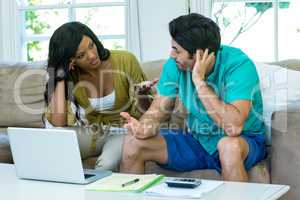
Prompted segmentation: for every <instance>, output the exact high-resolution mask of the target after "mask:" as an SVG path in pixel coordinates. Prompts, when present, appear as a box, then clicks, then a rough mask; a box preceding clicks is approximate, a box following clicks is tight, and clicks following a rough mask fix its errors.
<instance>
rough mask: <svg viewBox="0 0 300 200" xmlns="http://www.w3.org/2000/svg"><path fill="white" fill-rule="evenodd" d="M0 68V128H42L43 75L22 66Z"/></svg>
mask: <svg viewBox="0 0 300 200" xmlns="http://www.w3.org/2000/svg"><path fill="white" fill-rule="evenodd" d="M0 68H1V70H0V91H1V96H0V113H1V115H0V126H4V127H7V126H22V127H42V125H43V124H42V120H41V118H42V117H41V116H42V113H43V109H44V90H45V83H46V79H45V77H46V76H45V75H46V71H45V70H44V69H34V68H30V67H28V66H27V65H26V64H22V63H21V64H14V65H11V66H7V65H6V66H5V67H3V66H0Z"/></svg>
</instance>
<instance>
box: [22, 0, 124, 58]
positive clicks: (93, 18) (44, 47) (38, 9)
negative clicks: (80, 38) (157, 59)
mask: <svg viewBox="0 0 300 200" xmlns="http://www.w3.org/2000/svg"><path fill="white" fill-rule="evenodd" d="M127 4H128V3H127V0H20V6H19V8H18V10H19V13H20V16H21V21H22V23H21V24H22V26H23V27H22V31H21V43H22V60H23V61H39V60H46V59H47V54H48V45H49V39H50V37H51V35H52V34H53V32H54V30H55V29H57V28H58V27H59V26H60V25H62V24H64V23H66V22H68V21H80V22H82V23H84V24H86V25H88V26H89V27H90V28H91V29H92V30H93V32H94V33H95V34H96V35H97V36H98V37H99V39H100V40H101V41H102V43H103V45H104V46H105V47H106V48H108V49H127V39H126V38H127V27H126V25H127V23H126V22H127Z"/></svg>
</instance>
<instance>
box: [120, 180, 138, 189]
mask: <svg viewBox="0 0 300 200" xmlns="http://www.w3.org/2000/svg"><path fill="white" fill-rule="evenodd" d="M139 180H140V179H139V178H136V179H134V180H132V181H128V182H126V183H123V184H122V187H126V186H128V185H131V184H134V183H136V182H138V181H139Z"/></svg>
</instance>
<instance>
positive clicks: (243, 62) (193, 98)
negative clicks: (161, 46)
mask: <svg viewBox="0 0 300 200" xmlns="http://www.w3.org/2000/svg"><path fill="white" fill-rule="evenodd" d="M206 81H207V83H208V84H209V86H210V87H211V88H212V89H213V90H214V92H215V94H216V95H217V96H218V97H219V99H220V100H221V101H223V102H225V103H228V104H230V103H232V102H234V101H238V100H249V101H251V103H252V107H251V110H250V112H249V115H248V118H247V120H246V122H245V124H244V128H243V131H242V134H265V125H264V122H263V119H262V112H263V105H262V96H261V91H260V86H259V78H258V74H257V71H256V67H255V65H254V63H253V62H252V61H251V60H250V59H249V58H248V56H247V55H246V54H244V53H243V52H242V51H241V50H240V49H237V48H233V47H229V46H221V48H220V50H219V51H218V53H217V56H216V62H215V65H214V68H213V71H212V72H211V73H210V75H209V76H208V77H207V79H206ZM157 89H158V94H159V95H161V96H167V97H170V98H175V97H176V96H177V95H179V98H180V100H181V101H182V103H183V105H184V106H185V107H186V109H187V110H188V119H187V120H188V121H187V122H188V123H187V124H188V127H189V130H190V131H191V133H192V135H193V136H194V138H196V139H197V140H198V141H199V142H200V144H201V145H202V146H203V147H204V148H205V150H206V151H207V152H208V153H209V154H213V153H214V152H215V151H216V150H217V144H218V141H219V140H220V139H221V138H222V137H224V136H225V132H224V130H223V129H222V128H220V127H219V126H218V125H217V124H216V123H215V122H214V121H213V120H212V118H211V117H210V116H209V114H208V113H207V112H206V110H205V108H204V106H203V105H202V103H201V100H200V99H199V97H198V93H197V91H196V89H195V85H194V83H193V81H192V72H191V71H185V70H180V69H179V68H178V66H177V64H176V62H175V60H174V59H173V58H169V59H168V60H167V62H166V63H165V64H164V66H163V70H162V73H161V76H160V80H159V83H158V86H157ZM203 98H209V97H203Z"/></svg>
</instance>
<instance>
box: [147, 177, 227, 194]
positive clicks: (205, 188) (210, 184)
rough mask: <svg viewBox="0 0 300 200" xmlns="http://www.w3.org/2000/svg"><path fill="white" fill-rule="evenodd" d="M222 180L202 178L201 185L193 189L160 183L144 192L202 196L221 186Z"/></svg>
mask: <svg viewBox="0 0 300 200" xmlns="http://www.w3.org/2000/svg"><path fill="white" fill-rule="evenodd" d="M223 183H224V182H222V181H211V180H202V183H201V185H200V186H198V187H196V188H193V189H186V188H173V187H168V185H167V184H166V183H161V184H158V185H156V186H154V187H151V188H149V189H147V190H146V191H145V192H144V193H145V194H146V195H151V196H163V197H181V198H200V197H202V196H203V195H204V194H207V193H209V192H212V191H213V190H215V189H217V188H218V187H219V186H221V185H222V184H223Z"/></svg>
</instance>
